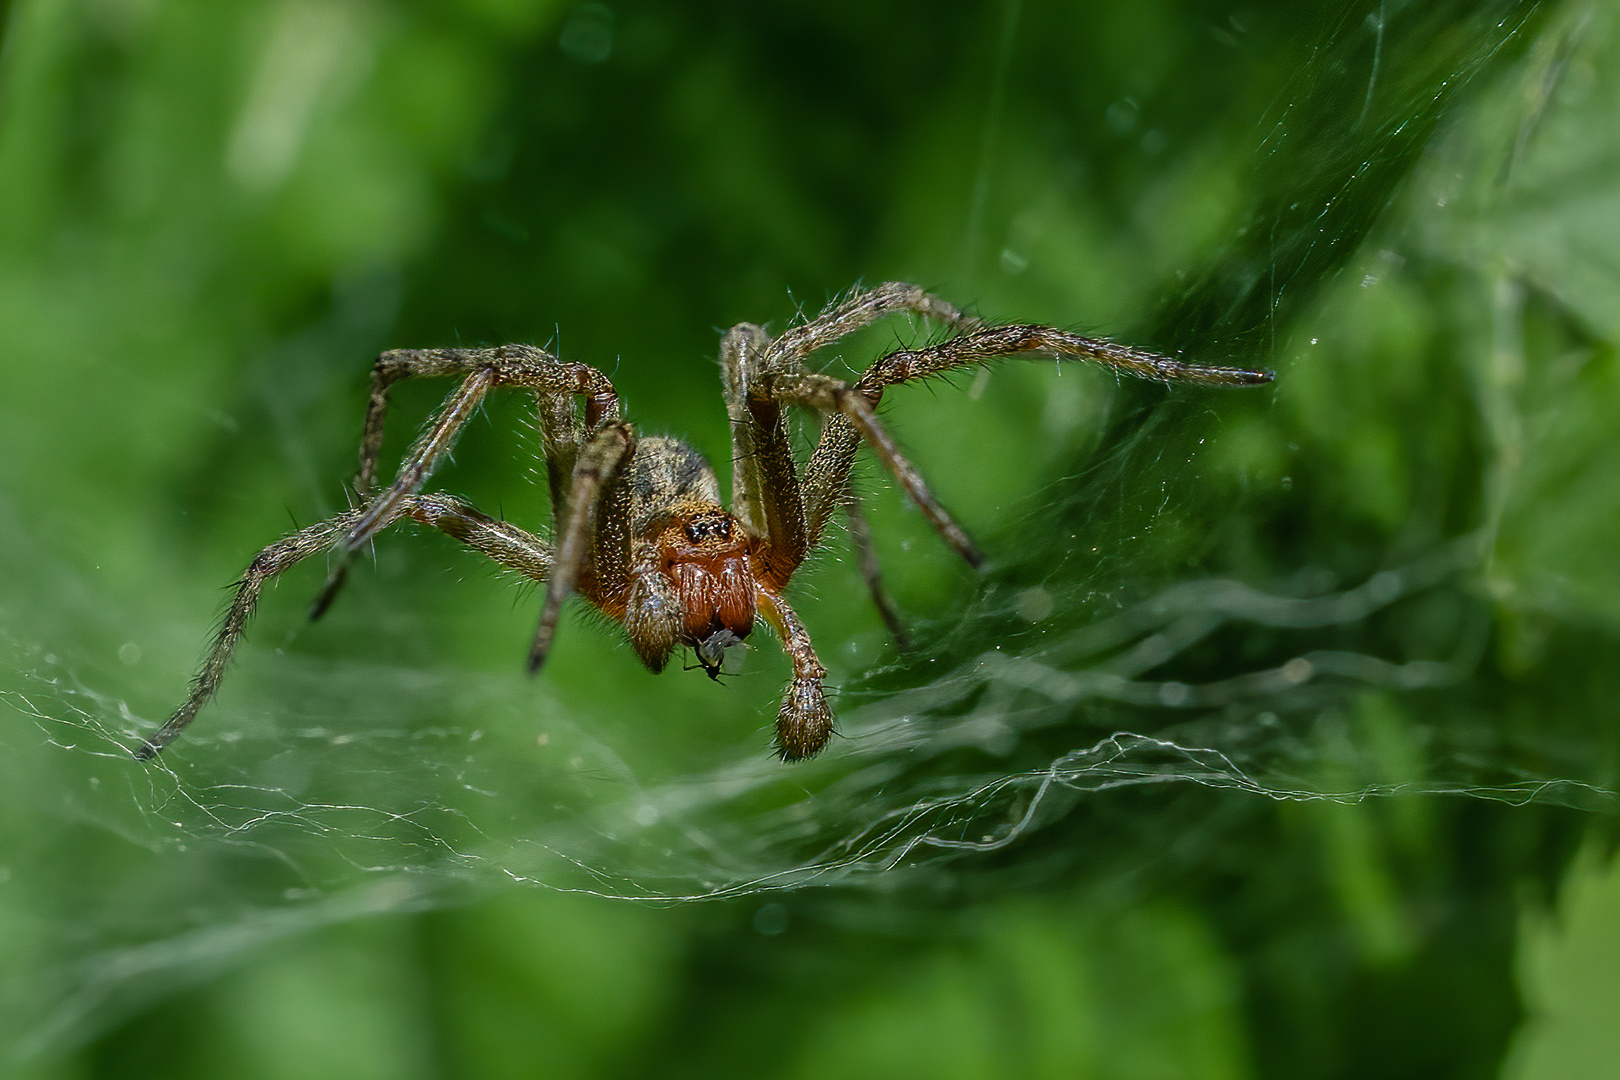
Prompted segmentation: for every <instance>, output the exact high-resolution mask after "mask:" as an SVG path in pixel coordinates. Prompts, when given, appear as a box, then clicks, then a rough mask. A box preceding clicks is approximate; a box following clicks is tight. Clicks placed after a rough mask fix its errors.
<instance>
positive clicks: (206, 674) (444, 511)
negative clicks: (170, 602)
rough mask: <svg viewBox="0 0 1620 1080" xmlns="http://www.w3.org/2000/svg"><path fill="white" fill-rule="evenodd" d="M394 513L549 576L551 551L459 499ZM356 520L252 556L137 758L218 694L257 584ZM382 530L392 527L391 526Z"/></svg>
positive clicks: (417, 501)
mask: <svg viewBox="0 0 1620 1080" xmlns="http://www.w3.org/2000/svg"><path fill="white" fill-rule="evenodd" d="M396 507H397V513H396V515H395V516H396V519H397V518H398V517H401V516H404V517H409V518H410V519H412V520H414V521H416V522H418V523H419V524H422V525H426V526H429V527H432V528H435V529H438V530H439V531H440V532H443V533H447V534H448V535H450V536H453V537H455V538H456V539H457V540H460V541H461V542H462V543H464V544H466V545H467V546H468V547H470V548H472V549H473V550H475V551H479V552H481V553H483V554H484V555H487V556H488V557H489V558H491V559H493V560H494V561H495V562H497V563H499V564H501V565H502V566H504V567H506V568H507V569H509V570H515V571H517V572H518V573H520V574H523V575H524V576H526V577H530V578H534V579H535V580H537V581H544V580H546V579H547V578H548V577H549V576H550V574H551V565H552V555H551V549H550V548H549V547H548V546H547V545H546V543H545V542H544V541H543V540H541V539H540V538H539V537H536V536H533V535H531V534H529V533H527V532H525V531H523V530H522V529H520V528H518V527H517V526H515V525H511V524H508V523H507V522H504V521H497V520H496V519H494V518H492V517H489V516H488V515H487V514H484V513H482V512H480V511H479V510H477V509H475V508H474V507H472V506H471V505H469V504H468V503H465V502H463V501H462V500H460V499H456V498H453V497H451V496H448V495H439V494H432V495H410V496H406V497H405V498H404V499H403V500H402V501H400V502H399V503H397V504H396ZM360 515H361V511H359V510H345V511H344V512H343V513H341V514H337V515H335V516H334V517H331V518H328V519H327V520H325V521H321V522H317V523H315V524H314V525H308V526H305V527H304V528H302V529H300V530H298V531H297V532H296V533H293V534H292V535H291V536H288V537H284V538H283V539H281V540H278V541H276V542H275V543H274V544H271V545H270V546H269V547H267V548H265V549H264V550H263V551H261V552H259V554H258V555H256V556H254V558H253V561H252V562H251V563H249V564H248V568H247V571H246V572H245V573H244V574H243V575H242V579H241V580H240V581H239V582H237V584H236V594H235V596H234V597H232V599H231V605H230V607H229V608H227V609H226V611H225V617H224V619H223V620H221V622H220V627H219V631H218V632H217V633H216V634H215V635H214V641H213V644H212V646H211V647H210V648H209V650H208V655H207V657H206V658H205V659H204V660H203V664H202V668H201V669H200V670H199V671H198V672H197V676H196V678H194V679H193V680H192V682H191V692H190V694H189V695H188V696H187V697H186V700H185V701H184V702H183V703H182V704H181V705H180V707H179V708H178V709H176V710H175V711H174V715H173V716H171V717H169V719H168V722H167V723H165V724H164V725H163V726H162V727H161V728H159V729H158V730H157V731H156V732H154V733H153V734H152V735H151V736H150V737H149V738H147V739H146V741H145V742H143V743H142V744H141V745H140V746H138V747H136V748H135V751H134V753H135V757H136V758H137V759H138V760H141V761H145V760H148V759H149V758H152V757H155V756H156V755H157V754H158V753H159V752H161V751H162V750H163V748H164V747H165V746H168V745H169V743H171V742H173V741H174V739H175V737H176V736H178V735H179V734H180V733H181V732H182V731H184V730H185V728H186V726H187V725H188V724H190V723H191V721H192V720H193V719H194V718H195V717H196V715H197V712H198V710H200V709H201V708H202V707H203V706H204V705H205V704H207V703H208V701H209V699H210V698H212V697H213V696H214V693H215V691H217V690H218V689H219V683H220V680H221V679H222V678H223V677H224V675H225V668H226V666H227V665H228V664H229V663H230V659H231V653H232V652H233V651H234V650H235V649H236V646H237V643H238V642H240V641H241V639H242V635H243V632H244V631H245V630H246V628H247V623H248V620H249V619H250V618H251V617H252V615H253V610H254V608H255V607H256V606H257V605H258V602H259V595H260V593H262V592H263V590H264V585H265V582H267V581H269V580H270V579H272V578H274V577H276V576H278V575H280V574H282V573H284V572H286V571H287V570H289V569H291V568H292V567H294V566H296V565H297V564H298V563H300V562H302V561H303V560H305V559H307V558H309V557H310V556H311V555H318V554H320V553H321V552H324V551H327V550H329V549H330V548H331V546H332V543H333V541H334V540H335V539H336V538H337V537H339V536H342V535H343V534H344V533H345V532H346V531H347V530H349V529H352V528H353V527H354V524H355V522H356V521H358V520H359V518H360ZM387 524H392V521H390V522H388V523H387Z"/></svg>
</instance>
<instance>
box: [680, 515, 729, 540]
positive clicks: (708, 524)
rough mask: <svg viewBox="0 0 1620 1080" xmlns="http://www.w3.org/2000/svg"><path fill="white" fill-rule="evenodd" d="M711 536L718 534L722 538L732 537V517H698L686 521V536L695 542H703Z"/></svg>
mask: <svg viewBox="0 0 1620 1080" xmlns="http://www.w3.org/2000/svg"><path fill="white" fill-rule="evenodd" d="M711 536H718V537H719V538H720V539H722V540H730V539H731V519H730V518H724V517H707V518H697V519H696V520H693V521H688V522H687V523H686V538H687V539H688V540H690V541H692V543H694V544H701V543H702V542H703V541H705V540H707V539H708V538H709V537H711Z"/></svg>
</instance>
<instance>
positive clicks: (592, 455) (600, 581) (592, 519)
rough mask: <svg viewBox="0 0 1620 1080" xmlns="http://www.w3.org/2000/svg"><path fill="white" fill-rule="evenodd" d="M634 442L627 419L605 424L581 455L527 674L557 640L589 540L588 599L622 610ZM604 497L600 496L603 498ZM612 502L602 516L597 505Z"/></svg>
mask: <svg viewBox="0 0 1620 1080" xmlns="http://www.w3.org/2000/svg"><path fill="white" fill-rule="evenodd" d="M635 451H636V438H635V435H634V433H633V432H632V431H631V429H630V425H629V424H627V423H625V422H624V421H623V420H609V421H605V422H604V423H603V424H602V426H601V427H600V428H599V429H598V430H597V432H596V434H595V435H594V436H593V437H592V438H591V441H590V442H589V443H587V444H586V445H585V448H584V450H582V451H581V452H580V455H579V461H578V463H577V464H576V465H575V466H574V482H573V489H572V491H571V492H570V494H569V499H568V518H567V521H566V522H564V523H560V524H559V531H558V536H557V553H556V562H555V565H554V567H553V570H552V573H551V579H550V581H549V582H547V584H546V600H545V603H544V604H543V605H542V606H541V608H540V621H539V623H538V624H537V625H536V626H535V630H534V643H533V645H532V646H531V647H530V649H529V674H531V675H533V674H535V673H536V672H538V671H539V670H540V668H541V666H542V665H544V664H545V662H546V656H547V655H548V654H549V653H550V652H551V643H552V641H553V639H555V638H556V636H557V620H558V619H559V618H561V616H562V605H563V601H564V600H566V599H568V595H569V594H570V593H571V592H573V591H574V588H575V585H576V584H577V583H578V581H579V577H580V567H581V565H582V564H583V563H584V561H585V554H586V552H585V547H586V544H587V542H589V543H591V545H592V556H593V557H592V560H591V564H592V569H593V574H592V577H593V581H592V584H591V587H590V589H589V590H587V592H588V595H587V599H589V600H591V601H592V602H593V603H596V604H597V606H598V607H610V606H616V607H617V608H618V609H620V610H622V609H623V607H624V603H623V600H622V595H623V593H624V592H625V591H626V590H627V588H628V586H629V577H630V575H629V567H630V529H629V521H630V510H629V498H630V488H629V485H628V484H627V483H626V482H625V476H626V473H627V470H628V466H629V465H630V462H631V460H632V459H633V458H634V456H635ZM599 496H600V498H599ZM599 501H600V502H603V503H607V504H608V512H607V513H606V514H602V515H600V518H601V521H602V526H601V527H600V528H598V527H597V520H598V517H599V515H598V513H597V504H598V502H599Z"/></svg>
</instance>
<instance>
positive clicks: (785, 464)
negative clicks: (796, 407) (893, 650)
mask: <svg viewBox="0 0 1620 1080" xmlns="http://www.w3.org/2000/svg"><path fill="white" fill-rule="evenodd" d="M901 314H916V315H922V316H925V317H927V318H930V319H934V320H936V321H938V322H941V323H944V324H945V325H947V326H949V327H951V328H952V329H955V330H958V331H966V330H970V329H972V328H973V327H976V326H978V325H979V320H977V319H975V318H972V317H970V316H966V315H963V314H962V313H961V312H960V311H958V310H957V309H956V308H954V307H952V306H951V305H950V304H948V303H946V302H945V301H943V300H941V299H939V298H938V297H935V296H933V295H931V294H929V293H928V292H926V291H925V290H923V289H920V288H918V287H917V286H915V285H909V284H906V283H904V282H895V281H890V282H885V283H883V284H881V285H878V286H875V287H873V288H871V289H866V290H858V291H855V292H852V293H851V294H849V295H848V296H846V297H844V298H843V299H842V300H839V301H836V302H835V303H833V304H832V305H831V306H829V307H828V308H827V310H825V311H823V312H822V313H821V314H820V315H817V316H816V317H815V318H813V319H809V320H807V321H805V322H803V323H801V324H799V325H797V326H793V327H790V328H789V329H787V330H786V331H784V332H783V333H782V336H781V337H779V338H777V339H775V340H774V341H773V340H772V339H771V338H770V336H769V335H768V334H767V333H766V332H765V331H764V329H763V328H761V327H759V326H755V325H752V324H750V323H742V324H740V325H738V326H736V327H733V328H732V329H731V330H730V331H729V332H728V333H727V334H726V336H725V338H724V339H723V340H722V342H721V347H720V361H721V364H720V366H721V374H722V378H723V381H724V386H725V395H726V411H727V413H728V414H729V415H730V417H731V430H732V513H733V514H734V515H735V516H736V517H737V518H738V519H739V520H741V521H742V522H743V524H744V527H745V528H747V529H749V531H750V532H752V533H753V534H754V535H757V536H762V537H764V538H765V539H766V540H767V541H768V547H767V549H766V552H765V557H764V560H763V561H764V563H765V565H766V568H767V571H768V572H769V574H770V579H771V583H772V584H773V585H774V586H775V587H776V588H782V587H783V586H785V585H786V584H787V581H788V579H789V578H790V577H792V575H793V573H794V572H795V571H796V570H797V569H798V567H799V565H800V564H801V563H802V562H803V561H804V557H805V555H806V554H807V553H808V551H809V550H810V549H811V548H812V547H814V546H815V544H816V543H817V542H818V540H819V538H820V535H821V531H822V527H823V526H824V525H825V522H824V521H823V522H822V523H821V524H820V525H815V524H812V521H813V519H814V517H815V513H816V511H815V509H814V508H812V507H810V506H809V505H807V502H806V500H805V498H804V492H803V491H802V484H801V482H800V477H799V469H798V466H797V465H796V464H795V462H794V460H793V453H792V445H791V442H790V438H789V434H788V430H787V423H786V418H785V416H784V415H783V413H782V409H781V406H780V403H779V401H778V399H777V398H776V397H775V396H773V395H772V394H770V393H769V391H768V390H767V388H766V383H767V381H768V380H769V379H770V378H771V377H772V376H774V375H778V374H789V375H797V374H803V373H804V372H805V361H806V360H807V359H808V358H809V357H810V356H811V355H812V354H813V353H815V352H816V351H818V350H820V349H822V348H825V347H827V346H828V345H831V344H833V343H835V342H837V341H838V340H840V339H842V338H844V337H847V336H849V335H850V334H852V333H855V332H856V331H857V330H860V329H862V328H863V327H866V326H869V325H871V324H872V323H874V322H876V321H877V320H879V319H881V318H884V317H886V316H890V315H901ZM853 512H854V513H855V514H857V515H858V514H859V513H860V509H859V507H858V506H856V507H855V508H854V511H853ZM853 531H854V532H856V533H857V534H858V535H857V537H856V545H857V548H858V550H859V554H860V559H861V564H862V569H863V576H865V578H866V581H867V584H868V586H869V587H870V588H872V590H873V592H872V599H873V601H874V603H876V604H877V607H878V610H879V612H880V613H882V614H883V616H884V621H885V622H886V623H888V624H889V626H890V628H891V630H896V631H897V637H901V638H903V637H904V635H903V634H899V633H898V627H899V621H898V619H897V618H895V616H894V609H893V606H892V605H891V604H889V603H888V599H887V596H886V595H885V594H884V593H883V591H882V588H881V584H880V583H879V578H878V577H877V576H876V574H875V569H876V555H875V554H874V553H873V551H872V549H871V546H870V544H869V543H867V544H866V546H865V547H862V546H861V545H862V544H863V543H865V541H866V539H867V538H868V537H869V533H863V532H861V530H860V528H859V525H856V526H855V527H854V529H853Z"/></svg>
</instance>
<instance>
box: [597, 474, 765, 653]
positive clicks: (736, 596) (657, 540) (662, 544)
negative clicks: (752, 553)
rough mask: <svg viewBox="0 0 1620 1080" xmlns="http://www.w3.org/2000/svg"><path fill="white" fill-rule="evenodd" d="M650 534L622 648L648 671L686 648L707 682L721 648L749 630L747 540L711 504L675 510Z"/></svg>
mask: <svg viewBox="0 0 1620 1080" xmlns="http://www.w3.org/2000/svg"><path fill="white" fill-rule="evenodd" d="M650 532H651V535H650V536H647V537H646V539H647V540H648V541H649V544H648V547H647V549H646V550H647V552H648V557H647V558H646V559H645V560H644V561H643V563H642V566H641V568H640V570H639V572H638V573H636V574H635V575H634V580H633V581H632V583H631V589H630V602H629V605H628V609H627V610H626V612H625V617H624V625H625V629H626V631H627V632H628V633H629V635H630V643H631V644H632V645H633V646H635V649H636V652H637V653H638V654H639V655H640V656H641V659H642V662H643V663H645V664H646V665H647V666H648V667H649V668H652V669H653V670H654V671H661V670H663V667H664V665H665V664H667V663H668V662H669V657H670V653H672V652H673V651H674V649H675V646H677V645H686V646H688V647H690V648H692V649H693V650H694V651H695V652H696V653H697V658H698V663H700V664H702V665H703V670H705V671H707V672H708V673H709V677H710V678H714V677H716V676H718V675H719V673H720V665H721V663H722V662H723V661H724V659H725V652H726V648H727V647H728V646H731V645H735V644H737V643H738V642H740V641H742V639H743V638H745V637H747V636H748V633H749V631H750V630H752V629H753V628H754V614H755V606H754V590H755V588H756V585H755V582H754V576H753V573H752V572H751V570H750V568H749V563H748V551H749V546H750V540H749V537H748V534H747V532H746V531H745V530H744V529H743V527H742V526H741V525H740V524H739V523H738V522H737V519H736V518H734V517H732V516H731V515H730V514H728V513H726V511H725V510H724V509H722V508H721V507H719V506H717V505H715V504H713V503H686V504H683V505H680V506H678V507H676V508H675V510H674V511H673V512H671V513H669V514H668V515H665V516H664V517H663V519H662V520H661V521H659V522H658V523H657V525H656V527H655V528H653V529H652V530H650Z"/></svg>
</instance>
